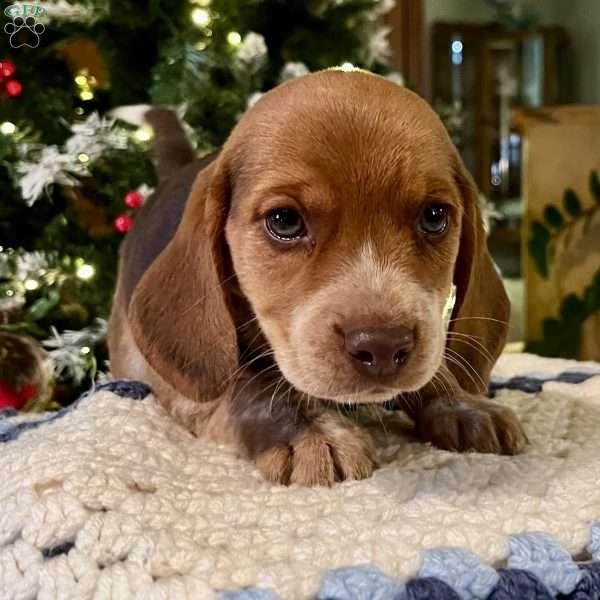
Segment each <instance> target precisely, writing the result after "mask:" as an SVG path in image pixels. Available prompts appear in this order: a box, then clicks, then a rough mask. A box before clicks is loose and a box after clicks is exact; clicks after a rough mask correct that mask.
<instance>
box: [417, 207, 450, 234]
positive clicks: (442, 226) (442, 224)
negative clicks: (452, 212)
mask: <svg viewBox="0 0 600 600" xmlns="http://www.w3.org/2000/svg"><path fill="white" fill-rule="evenodd" d="M447 227H448V209H447V207H445V206H444V205H443V204H428V205H427V206H425V208H424V209H423V210H422V211H421V218H420V220H419V229H420V230H421V231H422V232H423V233H425V234H426V235H430V236H438V235H442V233H444V232H445V231H446V228H447Z"/></svg>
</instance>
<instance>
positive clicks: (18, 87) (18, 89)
mask: <svg viewBox="0 0 600 600" xmlns="http://www.w3.org/2000/svg"><path fill="white" fill-rule="evenodd" d="M5 89H6V93H7V94H8V95H9V96H10V97H11V98H18V97H19V96H20V95H21V94H22V93H23V84H22V83H21V82H20V81H19V80H17V79H11V80H10V81H7V82H6V87H5Z"/></svg>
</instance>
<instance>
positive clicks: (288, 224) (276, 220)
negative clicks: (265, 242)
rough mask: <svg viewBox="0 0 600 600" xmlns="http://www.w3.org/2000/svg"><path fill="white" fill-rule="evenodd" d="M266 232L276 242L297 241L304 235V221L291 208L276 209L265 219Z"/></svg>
mask: <svg viewBox="0 0 600 600" xmlns="http://www.w3.org/2000/svg"><path fill="white" fill-rule="evenodd" d="M265 224H266V226H267V231H268V232H269V234H270V235H271V236H272V237H274V238H275V239H278V240H285V241H290V240H297V239H298V238H301V237H302V236H303V235H304V234H305V233H306V225H305V223H304V219H303V218H302V217H301V216H300V214H299V213H298V212H297V211H295V210H294V209H293V208H276V209H275V210H272V211H271V212H270V213H269V214H268V215H267V218H266V219H265Z"/></svg>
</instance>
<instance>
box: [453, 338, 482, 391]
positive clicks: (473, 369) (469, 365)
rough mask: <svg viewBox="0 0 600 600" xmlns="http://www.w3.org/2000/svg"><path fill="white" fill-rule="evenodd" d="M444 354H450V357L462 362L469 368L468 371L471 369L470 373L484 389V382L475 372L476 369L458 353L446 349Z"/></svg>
mask: <svg viewBox="0 0 600 600" xmlns="http://www.w3.org/2000/svg"><path fill="white" fill-rule="evenodd" d="M446 352H451V353H452V355H453V356H454V357H456V359H457V360H459V361H462V362H463V363H464V364H465V365H466V366H467V367H469V369H471V371H472V373H473V374H474V375H475V377H477V379H479V381H480V382H481V385H482V386H483V387H484V388H485V387H486V385H485V381H483V379H482V378H481V375H479V372H478V371H477V369H476V368H475V367H474V366H473V365H472V364H471V363H470V362H469V361H468V360H467V359H466V358H465V357H464V356H462V355H461V354H459V353H458V352H456V350H453V349H452V348H446Z"/></svg>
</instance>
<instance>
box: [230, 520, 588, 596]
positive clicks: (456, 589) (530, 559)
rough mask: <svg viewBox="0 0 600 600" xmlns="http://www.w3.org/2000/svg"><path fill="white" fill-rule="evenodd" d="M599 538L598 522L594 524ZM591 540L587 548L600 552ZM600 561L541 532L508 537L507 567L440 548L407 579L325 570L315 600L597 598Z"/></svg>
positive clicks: (252, 591) (361, 569)
mask: <svg viewBox="0 0 600 600" xmlns="http://www.w3.org/2000/svg"><path fill="white" fill-rule="evenodd" d="M592 538H593V539H595V540H598V539H600V524H596V525H593V526H592ZM594 549H595V545H594V544H593V543H592V544H590V547H589V548H588V550H589V551H590V552H591V554H592V556H593V558H594V559H595V560H596V561H597V560H598V559H599V558H600V556H599V555H597V554H596V552H595V550H594ZM599 598H600V562H593V563H588V564H577V563H576V562H574V561H573V559H572V558H571V557H570V555H569V554H568V552H567V551H566V550H564V549H563V548H562V547H561V546H560V545H559V544H558V543H556V542H555V541H554V540H553V539H552V538H550V537H549V536H547V535H545V534H543V533H526V534H519V535H513V536H511V537H510V550H509V555H508V558H507V567H506V568H502V569H498V570H495V569H494V568H492V567H490V566H488V565H485V564H483V563H482V562H481V561H480V559H479V558H478V557H477V556H476V555H475V554H473V553H471V552H469V551H468V550H465V549H463V548H436V549H433V550H428V551H427V552H425V553H424V555H423V561H422V565H421V569H420V571H419V574H418V576H417V577H414V578H412V579H410V580H409V581H407V582H406V583H405V584H403V583H400V582H399V581H395V580H394V579H392V578H391V577H388V576H387V575H385V574H383V573H382V572H381V571H379V569H377V568H376V567H373V566H370V565H359V566H356V567H348V568H343V569H335V570H333V571H329V572H328V573H326V574H325V576H324V578H323V582H322V585H321V589H320V590H319V592H318V594H317V600H559V599H560V600H598V599H599ZM219 600H279V597H278V596H277V595H275V594H274V593H273V592H271V591H270V590H267V589H263V588H248V589H244V590H240V591H231V592H224V593H222V594H221V595H220V596H219Z"/></svg>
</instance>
